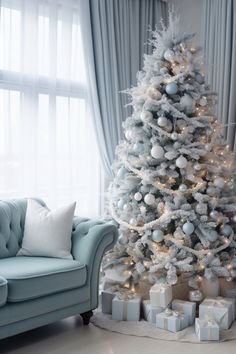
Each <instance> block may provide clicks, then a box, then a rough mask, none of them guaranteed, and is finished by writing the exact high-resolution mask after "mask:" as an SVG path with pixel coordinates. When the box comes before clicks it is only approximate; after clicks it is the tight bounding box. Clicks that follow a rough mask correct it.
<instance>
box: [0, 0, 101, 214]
mask: <svg viewBox="0 0 236 354" xmlns="http://www.w3.org/2000/svg"><path fill="white" fill-rule="evenodd" d="M0 21H1V22H0V198H9V197H13V198H16V197H30V196H37V197H40V198H42V199H44V200H45V201H46V203H47V204H48V205H49V206H50V207H56V206H59V205H61V204H64V203H67V202H70V201H73V200H76V201H77V207H78V209H77V212H78V213H79V214H80V215H87V216H96V215H98V214H99V190H100V164H99V158H98V153H97V146H96V142H95V137H94V132H93V126H92V124H91V119H90V112H89V107H88V104H87V87H86V70H85V60H84V56H83V43H82V39H81V33H80V24H79V14H78V9H77V8H76V6H75V2H73V1H55V0H49V1H43V0H42V1H36V0H35V1H30V0H17V1H14V0H11V1H7V0H3V1H2V2H1V18H0Z"/></svg>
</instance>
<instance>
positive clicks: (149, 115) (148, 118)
mask: <svg viewBox="0 0 236 354" xmlns="http://www.w3.org/2000/svg"><path fill="white" fill-rule="evenodd" d="M140 118H141V119H142V121H143V122H150V121H151V120H152V119H153V114H152V112H150V111H142V112H141V114H140Z"/></svg>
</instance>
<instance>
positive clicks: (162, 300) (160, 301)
mask: <svg viewBox="0 0 236 354" xmlns="http://www.w3.org/2000/svg"><path fill="white" fill-rule="evenodd" d="M149 294H150V303H151V305H152V306H153V307H157V306H160V307H164V308H166V307H167V306H168V305H169V304H170V302H171V300H172V287H171V285H168V284H155V285H153V286H152V287H151V289H150V292H149Z"/></svg>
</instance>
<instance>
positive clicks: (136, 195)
mask: <svg viewBox="0 0 236 354" xmlns="http://www.w3.org/2000/svg"><path fill="white" fill-rule="evenodd" d="M142 197H143V196H142V194H141V193H140V192H137V193H135V195H134V199H135V200H136V201H137V202H139V201H140V200H141V199H142Z"/></svg>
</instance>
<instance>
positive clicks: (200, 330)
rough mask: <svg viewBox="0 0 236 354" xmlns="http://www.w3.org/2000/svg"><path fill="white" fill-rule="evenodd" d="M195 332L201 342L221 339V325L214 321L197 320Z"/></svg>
mask: <svg viewBox="0 0 236 354" xmlns="http://www.w3.org/2000/svg"><path fill="white" fill-rule="evenodd" d="M195 332H196V335H197V336H198V339H200V340H201V341H204V340H208V341H213V340H217V341H218V340H219V339H220V328H219V325H218V324H217V323H216V321H215V320H213V319H205V320H201V319H200V318H196V319H195Z"/></svg>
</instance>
